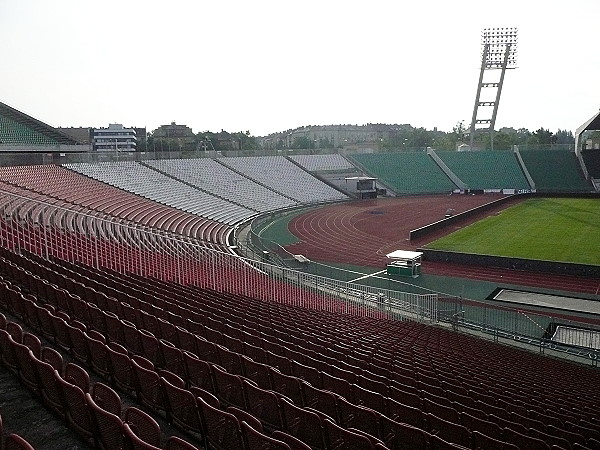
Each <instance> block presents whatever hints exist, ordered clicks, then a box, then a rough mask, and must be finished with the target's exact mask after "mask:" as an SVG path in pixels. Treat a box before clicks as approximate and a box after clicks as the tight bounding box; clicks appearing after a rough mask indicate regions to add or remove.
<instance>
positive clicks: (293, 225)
mask: <svg viewBox="0 0 600 450" xmlns="http://www.w3.org/2000/svg"><path fill="white" fill-rule="evenodd" d="M498 198H501V196H500V195H491V194H486V195H439V196H416V197H401V198H390V199H377V200H362V201H356V202H350V203H343V204H338V205H332V206H325V207H322V208H315V209H313V210H311V211H309V212H307V213H305V214H302V215H300V216H297V217H295V218H294V219H293V220H292V221H291V222H290V224H289V230H290V232H291V233H293V234H294V235H295V236H296V237H298V239H299V240H300V241H301V242H299V243H296V244H292V245H288V246H286V249H287V250H288V251H290V252H292V253H294V254H302V255H304V256H306V257H308V258H309V259H314V260H316V261H324V262H332V263H342V264H352V265H357V266H367V267H377V268H381V269H383V268H384V267H385V264H386V262H387V258H386V257H385V255H386V254H387V253H390V252H392V251H394V250H415V249H416V248H417V247H419V246H422V245H424V244H426V243H428V242H431V241H433V240H435V239H437V238H438V237H439V236H441V235H443V234H447V233H449V232H451V231H454V230H455V229H457V228H459V227H461V226H465V225H467V224H468V223H472V222H474V221H477V220H480V219H482V218H483V217H485V216H488V215H492V214H496V213H497V212H498V211H499V210H501V209H503V208H506V207H507V205H508V203H504V204H502V205H501V206H499V207H498V208H497V209H495V210H487V211H486V212H485V213H482V214H481V215H479V216H476V217H472V218H470V219H469V220H468V222H467V221H465V222H464V223H460V224H453V225H451V226H449V227H448V228H447V229H445V230H442V231H440V232H437V233H435V234H432V235H429V236H427V237H426V238H423V239H421V240H419V241H418V242H411V241H409V240H408V237H409V232H410V230H413V229H415V228H419V227H422V226H425V225H428V224H430V223H433V222H436V221H438V220H440V219H442V218H443V217H444V214H445V213H446V211H447V210H448V209H449V208H452V209H454V211H455V213H460V212H462V211H467V210H469V209H472V208H475V207H477V206H481V205H483V204H486V203H489V202H491V201H493V200H496V199H498ZM515 201H520V200H515ZM423 271H424V272H426V273H431V274H435V275H443V276H451V277H459V278H471V279H477V280H482V281H492V282H497V283H502V284H514V285H520V286H531V287H541V288H547V289H553V290H560V291H568V292H580V293H588V294H597V293H598V290H599V287H600V279H598V278H589V277H574V276H564V275H555V274H545V273H539V272H526V271H520V270H509V269H497V268H491V267H479V266H471V265H459V264H448V263H438V262H427V261H425V262H424V263H423Z"/></svg>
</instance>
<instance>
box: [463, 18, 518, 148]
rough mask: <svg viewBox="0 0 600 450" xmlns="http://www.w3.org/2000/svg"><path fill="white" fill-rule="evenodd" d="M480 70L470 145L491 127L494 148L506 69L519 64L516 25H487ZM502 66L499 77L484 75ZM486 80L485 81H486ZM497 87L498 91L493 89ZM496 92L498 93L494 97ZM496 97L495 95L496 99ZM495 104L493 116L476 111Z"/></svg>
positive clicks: (482, 40) (482, 42) (483, 33)
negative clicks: (489, 78)
mask: <svg viewBox="0 0 600 450" xmlns="http://www.w3.org/2000/svg"><path fill="white" fill-rule="evenodd" d="M481 44H482V47H483V49H482V54H481V71H480V72H479V83H478V84H477V95H476V96H475V107H474V108H473V118H472V120H471V130H470V132H469V137H470V147H471V148H473V140H474V139H475V132H476V131H477V130H489V132H490V142H491V146H492V149H493V148H494V125H495V124H496V115H497V113H498V104H499V103H500V93H501V92H502V84H503V83H504V74H505V73H506V69H516V67H517V29H516V28H485V29H484V30H483V31H482V33H481ZM498 69H500V79H499V80H498V81H490V80H488V77H486V76H484V75H486V74H487V73H490V71H494V70H498ZM484 80H485V81H484ZM482 88H486V94H489V97H488V96H487V95H486V97H485V98H486V100H482V99H481V90H482ZM494 90H495V92H494ZM494 93H495V97H494ZM494 98H495V99H494ZM480 106H483V107H493V111H492V117H491V118H484V119H481V118H479V116H478V115H477V113H478V112H479V107H480Z"/></svg>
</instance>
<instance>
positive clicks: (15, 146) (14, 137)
mask: <svg viewBox="0 0 600 450" xmlns="http://www.w3.org/2000/svg"><path fill="white" fill-rule="evenodd" d="M78 144H79V142H78V141H76V140H75V139H73V138H72V137H70V136H68V135H67V134H65V133H62V132H61V131H59V130H57V129H55V128H53V127H51V126H50V125H47V124H45V123H43V122H41V121H39V120H37V119H34V118H33V117H31V116H29V115H27V114H25V113H22V112H21V111H18V110H16V109H14V108H12V107H10V106H8V105H6V104H5V103H1V102H0V151H19V152H22V151H31V152H39V151H48V150H49V149H52V150H54V151H56V150H57V149H59V150H61V151H86V150H87V149H88V148H89V147H88V146H85V145H78Z"/></svg>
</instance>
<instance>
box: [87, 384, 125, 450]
mask: <svg viewBox="0 0 600 450" xmlns="http://www.w3.org/2000/svg"><path fill="white" fill-rule="evenodd" d="M85 400H86V402H87V404H88V405H89V408H90V410H91V412H92V416H93V418H94V425H95V428H94V430H95V434H96V440H97V443H98V445H99V446H100V448H102V449H104V450H111V449H115V450H119V449H125V435H124V428H123V421H122V420H121V418H120V417H119V416H118V415H116V414H113V413H112V412H110V411H107V410H105V409H103V408H101V407H100V406H99V405H98V404H97V403H96V402H95V401H94V400H93V399H92V396H91V395H90V394H85Z"/></svg>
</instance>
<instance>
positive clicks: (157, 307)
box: [0, 131, 600, 450]
mask: <svg viewBox="0 0 600 450" xmlns="http://www.w3.org/2000/svg"><path fill="white" fill-rule="evenodd" d="M9 134H11V136H12V135H14V134H15V132H14V131H11V132H10V133H9ZM33 139H34V138H33V136H29V137H27V138H26V140H29V141H31V140H33ZM522 153H523V161H524V162H525V164H526V165H527V168H528V169H529V170H528V171H529V172H530V173H531V177H532V178H533V179H534V180H535V183H536V185H537V183H540V186H541V189H553V186H559V185H558V184H553V182H552V181H551V180H550V175H542V174H540V173H539V172H537V171H536V169H535V168H534V167H533V166H535V165H536V164H538V163H537V162H535V161H536V160H535V159H531V158H530V159H528V157H526V155H525V153H526V152H522ZM315 156H316V155H315ZM436 156H437V157H438V158H439V159H440V160H441V161H443V163H444V166H445V167H442V166H441V165H440V163H439V161H437V160H436V159H435V157H434V156H433V155H431V154H427V153H425V152H419V153H402V154H372V155H366V154H365V155H353V156H351V157H350V158H349V159H346V158H343V157H341V156H339V155H319V157H314V156H312V155H309V156H294V157H293V158H291V160H290V159H287V158H285V157H282V156H277V157H230V158H218V159H209V158H206V159H193V160H149V161H145V162H136V161H127V162H103V163H73V164H65V165H64V166H56V165H47V166H19V167H4V168H1V169H0V364H1V367H0V373H1V374H2V376H3V378H2V380H5V379H7V380H8V379H11V380H12V381H13V383H12V384H10V383H8V382H6V383H3V384H2V386H3V387H2V389H4V391H5V392H6V391H7V390H11V392H12V391H13V390H19V391H20V392H22V391H27V394H25V393H23V394H21V396H20V397H19V398H21V399H25V398H26V400H23V401H21V402H13V403H12V404H7V403H4V404H3V405H0V406H2V422H0V423H2V424H3V425H4V424H6V426H5V430H6V431H7V432H4V437H3V439H4V441H5V443H7V442H12V441H18V442H19V443H20V444H21V447H20V448H29V447H26V446H25V445H26V444H24V443H22V442H21V441H19V439H21V440H26V441H28V442H29V443H30V444H32V446H33V448H37V449H38V450H41V449H45V448H52V449H54V448H64V447H65V446H71V447H72V448H86V449H87V448H100V449H109V448H125V449H129V448H147V449H157V448H158V449H164V450H168V449H171V450H173V449H188V450H193V449H201V448H202V449H205V450H213V449H219V450H224V449H242V450H254V449H263V450H264V449H284V450H287V449H320V450H332V449H340V450H343V449H370V450H385V449H389V450H396V449H407V448H411V449H412V448H414V449H425V450H434V449H453V448H454V449H461V448H463V449H464V448H469V449H474V450H476V449H494V448H504V449H515V448H517V449H519V448H520V449H531V448H539V449H543V450H549V449H550V448H552V447H553V446H555V447H554V448H563V449H577V448H599V447H600V418H599V417H598V413H597V405H598V402H599V401H600V391H599V389H598V386H600V373H599V372H598V370H597V367H592V366H596V365H597V360H598V349H597V348H592V347H585V346H582V345H580V346H573V345H571V344H569V342H568V336H567V339H565V337H564V336H562V335H564V334H565V333H566V334H567V335H569V333H570V330H575V329H577V333H579V334H581V333H583V332H582V331H581V329H582V328H583V327H586V330H587V331H585V332H586V333H587V334H588V335H593V336H595V334H594V333H596V330H597V328H598V324H597V320H593V319H589V321H588V322H587V323H583V322H576V321H574V320H572V318H570V317H569V318H564V317H563V318H561V317H553V318H552V320H550V319H548V320H547V321H545V320H546V319H547V317H546V316H544V319H539V318H537V317H534V316H533V315H528V314H526V313H524V312H523V310H522V309H521V308H510V307H504V306H503V307H498V306H495V305H494V306H493V307H491V306H489V305H487V304H486V305H482V304H480V303H478V302H475V301H469V300H468V299H462V298H461V299H460V302H459V301H457V300H456V299H449V298H446V297H444V296H443V295H440V294H439V293H436V292H428V293H418V294H417V293H410V292H405V291H401V290H397V289H390V288H389V287H381V286H374V285H369V284H366V283H361V276H357V277H356V279H352V280H344V281H341V280H338V279H333V278H332V277H327V276H322V275H317V274H314V273H311V272H310V270H307V269H306V268H305V267H304V268H302V267H301V268H300V269H299V270H293V269H290V268H287V267H283V266H278V265H275V264H272V262H273V261H271V260H269V259H268V258H267V257H266V256H264V255H263V256H264V257H263V260H262V261H259V260H258V258H256V256H257V255H259V253H255V254H251V256H253V257H251V258H241V257H239V256H238V254H237V253H235V250H239V249H237V248H236V247H237V246H236V245H232V244H234V241H233V239H232V238H231V234H232V233H240V232H241V231H240V228H241V227H242V226H243V225H244V224H245V223H246V222H248V221H250V220H252V219H253V218H255V217H263V218H264V217H269V218H273V219H274V218H275V217H274V216H275V214H274V213H276V212H278V211H282V210H284V211H285V213H286V214H288V213H289V211H290V209H291V208H294V207H303V208H304V207H306V206H313V205H317V204H321V203H330V202H347V203H344V204H343V206H344V207H345V208H344V209H345V210H346V211H350V210H351V209H352V208H353V207H354V206H355V204H354V203H351V202H349V200H350V199H349V197H348V196H347V195H345V194H343V193H342V192H340V191H339V190H337V189H335V188H334V187H332V186H331V185H330V184H328V183H327V182H326V181H325V177H323V179H322V178H321V177H318V176H315V175H319V174H323V173H326V172H331V173H343V172H345V171H348V172H349V173H350V172H356V173H368V174H371V175H373V177H375V178H381V180H382V181H383V182H384V183H385V185H389V186H390V187H391V188H393V189H394V190H395V192H396V193H397V194H429V193H449V192H452V191H454V190H456V189H459V188H460V184H461V183H462V184H464V185H465V186H467V187H468V188H470V189H482V190H498V189H505V188H512V189H528V186H530V184H529V182H528V180H527V177H526V176H525V174H524V172H523V171H520V170H521V168H520V166H519V161H518V159H517V158H516V157H515V154H513V153H509V152H505V153H502V154H500V153H499V152H489V153H486V152H477V153H475V152H474V153H472V154H470V155H468V156H464V155H460V156H457V154H453V155H446V154H439V155H436ZM570 156H571V155H570ZM570 156H569V158H570ZM569 158H565V160H560V161H566V160H567V159H569ZM528 161H529V162H528ZM569 161H571V162H569V163H568V164H567V163H566V162H563V163H560V162H559V159H558V158H557V160H556V161H555V162H554V164H555V165H548V166H545V167H546V168H547V169H546V170H549V171H556V172H558V171H561V173H562V171H565V173H566V172H568V171H572V170H574V171H575V172H577V170H576V167H577V166H576V160H572V159H569ZM559 164H561V165H560V167H559ZM446 170H449V171H450V172H451V173H449V172H446ZM563 179H564V184H561V185H560V186H562V189H561V188H560V187H558V188H556V190H557V191H568V190H571V191H581V190H584V189H583V186H584V185H585V183H583V182H582V180H583V178H582V177H581V175H580V174H579V173H578V174H577V177H572V178H571V177H569V176H566V175H563ZM457 183H458V184H457ZM586 186H587V185H586ZM588 190H589V186H588ZM497 196H499V194H497ZM440 197H451V198H454V197H457V196H440ZM458 197H463V196H458ZM465 197H466V196H465ZM469 197H477V196H469ZM420 201H421V197H419V198H418V199H417V200H415V203H416V204H417V206H421V205H423V204H425V203H420ZM373 205H374V206H373V209H372V212H373V214H377V213H378V212H381V211H380V210H378V209H377V203H376V202H374V203H373ZM421 207H422V206H421ZM444 211H445V210H442V212H441V214H438V215H440V218H442V217H443V213H444ZM367 219H368V218H367ZM367 219H364V220H363V222H365V223H366V227H367V228H368V220H367ZM393 220H397V218H396V217H394V218H392V219H391V221H390V222H389V223H390V227H391V226H393V224H394V222H393ZM273 223H274V222H273ZM346 223H347V222H343V221H342V222H341V223H339V224H336V226H341V227H344V226H346ZM353 225H354V224H353ZM268 226H271V224H269V225H268ZM273 226H274V225H273ZM333 229H334V228H330V230H333ZM331 234H332V235H331V236H330V239H331V241H329V242H331V243H332V245H331V246H332V248H333V246H334V245H333V244H337V245H344V246H352V245H353V244H354V243H353V242H347V241H346V242H342V243H339V242H337V243H336V239H337V238H338V237H337V236H335V235H334V234H335V233H331ZM373 240H374V241H375V243H376V244H377V245H379V246H380V247H381V248H384V247H385V246H386V245H397V244H398V242H394V243H389V242H384V241H383V240H382V241H381V242H379V241H377V240H376V238H375V237H374V238H373ZM236 243H241V241H236ZM402 243H404V241H402ZM305 263H306V261H304V262H302V264H305ZM463 306H464V310H461V309H458V308H459V307H463ZM496 319H498V320H497V321H496V322H495V321H494V320H496ZM476 321H477V333H480V334H483V333H490V335H491V336H493V339H494V342H493V341H492V340H487V339H482V338H481V337H475V336H472V335H470V334H467V333H462V332H457V331H455V330H452V329H451V327H454V328H459V326H460V327H463V330H464V329H466V326H467V325H470V326H472V327H473V328H474V327H475V326H474V324H475V322H476ZM467 322H470V323H467ZM499 323H500V325H499ZM540 324H541V325H540ZM575 325H577V327H579V328H576V326H575ZM559 328H560V331H561V336H562V337H561V339H560V342H559V341H557V340H553V336H554V334H552V331H553V330H554V331H555V330H556V329H559ZM571 334H572V333H571ZM508 340H512V341H513V342H514V341H517V342H518V344H520V345H524V343H533V344H534V346H531V347H529V350H525V349H523V348H518V347H515V346H508V345H505V344H504V343H506V342H507V341H508ZM498 341H501V342H498ZM594 342H596V341H594ZM531 349H535V350H536V351H538V353H532V352H531V351H530V350H531ZM565 349H568V351H569V354H571V355H576V356H577V357H578V358H579V361H585V362H587V366H586V365H583V364H575V363H573V362H569V361H566V360H563V359H558V358H551V357H547V356H545V355H542V354H541V352H542V351H544V352H547V353H551V354H552V355H556V354H557V352H558V350H565ZM573 357H575V356H573ZM590 362H591V364H590ZM557 380H560V381H557ZM17 383H18V384H17ZM0 392H2V390H0ZM26 395H27V397H26ZM0 397H3V398H6V396H0ZM11 398H14V397H11ZM16 403H20V404H19V405H17V404H16ZM18 407H21V409H18ZM49 417H50V418H55V419H57V420H56V421H55V422H52V421H51V420H50V418H49ZM41 421H43V423H44V424H49V425H48V426H52V427H55V428H53V430H54V433H53V434H46V433H43V432H41V431H38V430H37V429H36V427H32V426H30V424H31V423H40V422H41ZM56 422H59V424H58V425H56ZM17 435H18V436H19V437H16V436H17ZM65 435H66V436H65ZM50 436H51V437H50ZM60 436H62V437H60ZM9 445H12V444H7V445H6V446H5V448H15V447H9ZM61 445H62V447H60V446H61Z"/></svg>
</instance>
